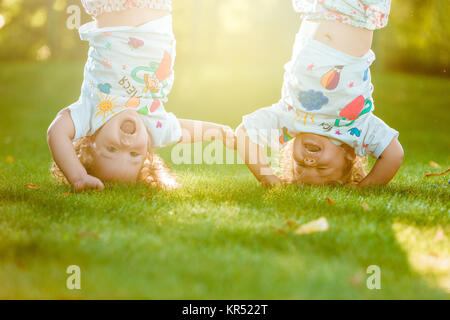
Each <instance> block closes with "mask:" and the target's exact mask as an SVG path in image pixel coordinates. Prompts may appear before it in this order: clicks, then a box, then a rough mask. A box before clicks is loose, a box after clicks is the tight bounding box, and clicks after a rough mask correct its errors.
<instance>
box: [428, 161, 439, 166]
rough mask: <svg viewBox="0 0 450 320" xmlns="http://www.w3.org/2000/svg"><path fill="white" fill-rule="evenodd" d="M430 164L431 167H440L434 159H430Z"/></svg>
mask: <svg viewBox="0 0 450 320" xmlns="http://www.w3.org/2000/svg"><path fill="white" fill-rule="evenodd" d="M429 164H430V166H432V167H433V168H440V167H441V166H440V165H439V163H436V162H434V161H430V163H429Z"/></svg>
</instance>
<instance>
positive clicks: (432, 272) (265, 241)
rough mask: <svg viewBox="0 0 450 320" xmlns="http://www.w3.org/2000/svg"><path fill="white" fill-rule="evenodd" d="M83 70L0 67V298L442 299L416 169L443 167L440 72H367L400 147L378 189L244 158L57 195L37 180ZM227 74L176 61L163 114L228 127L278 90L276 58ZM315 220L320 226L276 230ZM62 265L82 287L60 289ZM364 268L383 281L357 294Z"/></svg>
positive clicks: (427, 189)
mask: <svg viewBox="0 0 450 320" xmlns="http://www.w3.org/2000/svg"><path fill="white" fill-rule="evenodd" d="M82 66H83V65H82V63H46V64H34V63H15V64H8V65H7V64H1V65H0V97H1V100H0V298H13V299H15V298H26V299H29V298H50V299H53V298H62V299H92V298H113V299H116V298H118V299H122V298H150V299H177V298H191V299H206V298H211V299H231V298H239V299H240V298H250V299H305V298H312V299H319V298H331V299H347V298H350V299H384V298H387V299H391V298H399V299H403V298H418V299H427V298H437V299H448V298H450V240H449V235H450V224H449V218H450V214H449V191H448V179H449V176H447V177H445V176H443V177H434V178H424V177H423V173H426V172H440V171H443V170H444V169H446V168H447V167H448V166H449V162H450V157H449V156H450V154H449V150H450V139H449V129H448V125H449V123H450V116H449V104H450V99H449V94H448V90H449V88H450V81H449V80H448V79H438V78H431V77H425V76H412V75H403V74H396V73H376V74H375V75H374V84H375V88H376V89H375V104H376V114H377V115H378V116H380V117H381V118H383V119H384V120H385V121H386V122H387V123H388V124H390V125H391V126H392V127H394V128H396V129H397V130H399V131H400V141H401V142H402V144H403V146H404V148H405V153H406V156H405V161H404V165H403V167H402V169H401V170H400V172H399V173H398V175H397V176H396V178H395V179H394V181H393V182H392V183H391V184H390V185H389V186H387V187H383V188H373V189H366V190H353V189H346V188H341V187H338V188H337V187H302V188H299V187H289V188H285V189H272V190H266V189H263V188H261V187H260V186H259V185H258V184H257V182H256V180H255V179H254V178H253V177H252V176H251V174H250V173H249V171H248V170H246V168H245V167H244V166H242V165H178V166H173V169H174V170H175V171H176V172H177V174H178V175H179V178H180V181H182V182H183V184H184V187H183V188H182V189H181V190H177V191H171V192H164V191H158V190H152V189H148V188H146V187H144V186H125V185H114V186H108V187H107V189H106V190H104V191H103V192H101V193H99V192H86V193H83V194H74V193H70V194H67V192H68V191H70V187H68V186H65V185H60V184H58V183H56V182H55V181H54V180H52V178H51V177H50V176H49V166H50V163H51V157H50V153H49V151H48V148H47V145H46V139H45V135H46V128H47V127H48V125H49V123H50V122H51V121H52V119H53V117H54V115H55V114H56V112H57V111H58V110H59V109H61V108H62V107H64V106H66V105H68V104H70V103H72V102H73V101H75V100H76V98H77V95H78V94H79V90H80V84H81V78H82ZM236 72H237V71H236ZM239 72H241V74H239V75H236V74H234V75H233V71H232V70H226V69H218V68H216V69H213V68H205V70H204V71H198V70H194V68H192V69H190V68H187V69H185V70H177V80H176V84H175V88H174V91H173V92H172V95H171V98H170V101H169V103H168V104H167V105H166V108H167V109H168V110H170V111H173V112H175V113H176V114H177V115H178V116H179V117H187V118H197V119H201V120H210V121H218V122H222V123H225V124H228V125H231V126H236V125H237V124H238V123H239V121H240V117H241V116H242V115H243V114H246V113H249V112H251V111H253V110H255V109H256V108H259V107H263V106H268V105H270V104H271V103H273V102H275V101H276V100H277V99H278V98H279V92H280V88H281V80H282V68H280V67H279V66H274V67H273V68H271V69H267V67H265V68H256V67H255V68H250V67H249V68H248V69H246V70H244V71H239ZM170 152H171V149H170V148H168V149H165V150H161V154H162V155H163V157H164V158H165V159H166V160H168V161H169V160H170ZM12 160H13V161H12ZM430 161H434V162H437V163H439V164H440V165H441V166H442V168H433V167H431V166H430V165H429V162H430ZM27 183H33V184H35V185H36V186H38V189H37V190H36V189H29V188H27V187H26V186H25V185H26V184H27ZM144 193H145V194H147V195H148V197H142V194H144ZM325 196H329V197H330V198H332V199H333V200H335V201H336V203H335V204H333V205H329V204H328V203H327V201H325V200H324V197H325ZM363 203H366V204H367V205H368V207H369V210H365V209H364V208H363ZM322 216H324V217H326V218H327V220H328V222H329V225H330V229H329V231H327V232H323V233H316V234H311V235H302V236H299V235H295V234H294V233H293V232H292V231H291V230H290V229H289V228H288V227H287V226H286V224H285V222H286V220H292V221H296V222H297V223H299V224H302V223H306V222H309V221H311V220H314V219H316V218H319V217H322ZM439 230H442V231H443V232H444V235H443V236H442V231H439ZM69 265H78V266H80V268H81V279H82V280H81V286H82V289H81V290H74V291H70V290H68V289H67V288H66V278H67V277H68V275H67V274H66V268H67V267H68V266H69ZM370 265H378V266H379V267H380V268H381V290H369V289H368V288H367V287H366V279H367V277H368V276H369V275H368V274H366V269H367V267H368V266H370Z"/></svg>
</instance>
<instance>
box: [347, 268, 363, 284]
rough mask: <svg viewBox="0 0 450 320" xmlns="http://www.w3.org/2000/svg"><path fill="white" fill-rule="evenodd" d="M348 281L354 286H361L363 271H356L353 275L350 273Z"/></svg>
mask: <svg viewBox="0 0 450 320" xmlns="http://www.w3.org/2000/svg"><path fill="white" fill-rule="evenodd" d="M348 281H349V282H350V284H351V285H352V286H354V287H361V286H362V285H363V283H364V273H363V272H362V271H358V272H357V273H355V274H354V275H352V276H351V277H350V278H349V279H348Z"/></svg>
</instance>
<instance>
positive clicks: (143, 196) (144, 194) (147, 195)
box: [141, 193, 153, 199]
mask: <svg viewBox="0 0 450 320" xmlns="http://www.w3.org/2000/svg"><path fill="white" fill-rule="evenodd" d="M141 198H147V199H152V198H153V196H151V195H149V194H146V193H143V194H141Z"/></svg>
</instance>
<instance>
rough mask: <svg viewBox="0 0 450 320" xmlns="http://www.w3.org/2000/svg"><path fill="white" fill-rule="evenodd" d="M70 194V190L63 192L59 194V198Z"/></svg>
mask: <svg viewBox="0 0 450 320" xmlns="http://www.w3.org/2000/svg"><path fill="white" fill-rule="evenodd" d="M69 195H70V192H63V193H61V194H60V195H58V198H65V197H68V196H69Z"/></svg>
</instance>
